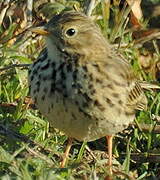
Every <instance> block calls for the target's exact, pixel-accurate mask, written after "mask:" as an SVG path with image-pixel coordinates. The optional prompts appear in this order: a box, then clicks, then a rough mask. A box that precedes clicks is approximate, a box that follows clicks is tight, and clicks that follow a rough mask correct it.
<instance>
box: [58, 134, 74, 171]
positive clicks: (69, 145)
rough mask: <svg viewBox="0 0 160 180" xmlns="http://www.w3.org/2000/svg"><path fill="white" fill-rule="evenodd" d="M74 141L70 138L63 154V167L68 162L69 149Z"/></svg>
mask: <svg viewBox="0 0 160 180" xmlns="http://www.w3.org/2000/svg"><path fill="white" fill-rule="evenodd" d="M72 142H73V138H68V143H67V147H66V150H65V153H64V155H63V160H62V162H61V164H60V167H61V168H64V166H65V164H66V161H67V158H68V155H69V151H70V149H71V146H72Z"/></svg>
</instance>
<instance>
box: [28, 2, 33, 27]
mask: <svg viewBox="0 0 160 180" xmlns="http://www.w3.org/2000/svg"><path fill="white" fill-rule="evenodd" d="M32 10H33V0H27V26H28V27H29V26H31V25H32Z"/></svg>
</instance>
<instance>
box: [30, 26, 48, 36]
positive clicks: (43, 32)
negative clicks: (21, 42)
mask: <svg viewBox="0 0 160 180" xmlns="http://www.w3.org/2000/svg"><path fill="white" fill-rule="evenodd" d="M30 30H31V31H32V32H34V33H36V34H40V35H43V36H47V35H49V34H50V32H49V31H48V30H47V29H46V27H45V26H39V27H34V28H31V29H30Z"/></svg>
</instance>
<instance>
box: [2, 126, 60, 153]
mask: <svg viewBox="0 0 160 180" xmlns="http://www.w3.org/2000/svg"><path fill="white" fill-rule="evenodd" d="M0 134H1V135H3V136H5V137H9V138H11V139H16V140H20V141H22V142H24V143H28V144H29V146H30V147H32V148H33V147H34V148H35V147H38V149H39V151H40V152H41V153H44V154H46V155H48V154H49V153H53V151H52V150H51V149H48V148H44V147H43V146H42V145H40V144H38V143H37V142H34V141H32V140H31V139H30V138H29V137H27V136H25V135H23V134H20V133H17V132H15V131H13V130H11V129H9V128H7V127H5V126H4V125H3V124H0ZM54 154H55V153H54ZM56 155H57V154H56Z"/></svg>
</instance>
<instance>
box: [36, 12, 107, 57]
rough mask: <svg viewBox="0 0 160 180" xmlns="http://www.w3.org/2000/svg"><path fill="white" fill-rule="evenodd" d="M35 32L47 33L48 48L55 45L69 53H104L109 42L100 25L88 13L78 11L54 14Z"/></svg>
mask: <svg viewBox="0 0 160 180" xmlns="http://www.w3.org/2000/svg"><path fill="white" fill-rule="evenodd" d="M32 31H33V32H36V33H38V34H42V35H45V37H46V42H47V48H48V49H50V50H51V49H52V47H55V46H56V48H57V49H58V50H60V51H62V52H63V51H65V52H67V53H69V54H75V53H76V54H80V55H83V56H89V55H91V54H92V56H93V54H95V56H96V54H104V52H106V48H107V46H108V43H107V42H106V40H105V38H104V37H103V35H102V33H101V31H100V29H99V27H98V26H97V25H96V24H95V23H94V22H93V21H92V20H91V19H90V18H89V17H87V16H86V15H84V14H82V13H78V12H64V13H61V14H59V15H56V16H54V17H53V18H52V19H51V20H50V21H49V22H48V23H47V24H46V25H44V26H43V27H37V28H33V30H32Z"/></svg>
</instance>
